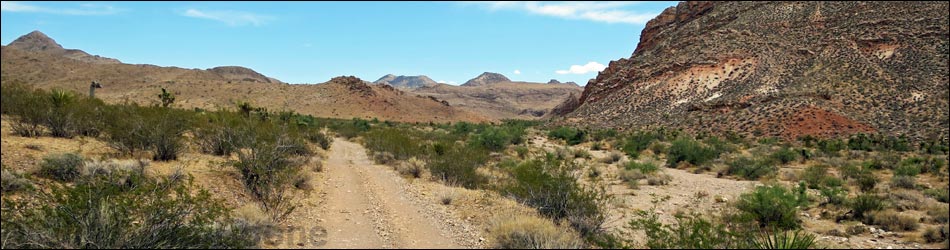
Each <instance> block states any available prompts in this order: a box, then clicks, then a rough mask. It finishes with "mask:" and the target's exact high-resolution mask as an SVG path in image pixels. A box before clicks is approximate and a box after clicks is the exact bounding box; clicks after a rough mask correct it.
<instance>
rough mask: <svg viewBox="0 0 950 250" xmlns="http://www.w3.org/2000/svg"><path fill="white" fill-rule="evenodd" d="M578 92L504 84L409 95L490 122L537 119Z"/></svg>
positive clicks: (553, 86)
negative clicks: (434, 100)
mask: <svg viewBox="0 0 950 250" xmlns="http://www.w3.org/2000/svg"><path fill="white" fill-rule="evenodd" d="M581 90H582V89H581V88H580V87H578V86H576V85H569V84H544V83H532V82H511V81H505V82H494V83H491V84H487V85H479V86H452V85H448V84H438V85H435V86H430V87H421V88H417V89H414V90H412V93H414V94H417V95H422V96H431V97H433V98H435V99H437V100H440V101H445V102H446V103H448V104H449V105H452V106H453V107H456V108H461V109H464V110H468V111H470V112H473V113H478V114H482V115H485V116H488V117H491V118H494V119H512V118H517V119H539V118H542V117H544V116H546V115H548V114H549V113H550V112H551V109H553V108H554V107H555V106H557V105H558V104H559V103H561V102H563V101H564V100H565V99H567V98H568V97H570V96H575V95H580V93H581ZM574 98H575V99H576V97H574Z"/></svg>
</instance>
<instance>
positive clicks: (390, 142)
mask: <svg viewBox="0 0 950 250" xmlns="http://www.w3.org/2000/svg"><path fill="white" fill-rule="evenodd" d="M363 139H364V140H363V142H364V145H365V146H366V148H367V149H369V150H370V151H372V152H387V153H390V154H392V155H393V156H394V157H395V158H396V159H397V160H406V159H409V158H410V157H413V156H416V155H419V154H422V152H423V151H424V149H423V148H422V147H421V146H420V145H419V144H420V143H419V140H417V139H414V138H412V137H410V135H409V131H406V130H404V129H397V128H378V129H374V130H371V131H369V132H367V133H366V134H365V135H363Z"/></svg>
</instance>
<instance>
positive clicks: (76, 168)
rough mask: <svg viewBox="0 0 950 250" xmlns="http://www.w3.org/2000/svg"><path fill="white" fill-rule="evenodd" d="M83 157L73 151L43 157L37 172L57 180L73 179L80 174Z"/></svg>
mask: <svg viewBox="0 0 950 250" xmlns="http://www.w3.org/2000/svg"><path fill="white" fill-rule="evenodd" d="M82 168H83V158H82V156H79V155H77V154H74V153H66V154H54V155H48V156H46V157H43V163H42V164H40V170H39V174H40V175H41V176H45V177H47V178H50V179H54V180H58V181H73V180H76V179H77V178H79V176H80V175H81V174H82Z"/></svg>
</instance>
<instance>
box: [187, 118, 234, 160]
mask: <svg viewBox="0 0 950 250" xmlns="http://www.w3.org/2000/svg"><path fill="white" fill-rule="evenodd" d="M207 120H208V123H207V124H196V125H195V127H196V128H195V129H194V130H193V133H194V136H195V143H196V144H198V146H199V147H200V148H201V151H202V152H204V153H208V154H213V155H218V156H228V155H231V153H233V152H234V150H235V149H236V148H237V147H239V146H240V145H236V143H237V141H236V140H237V139H236V138H237V137H238V136H241V134H240V133H239V131H238V129H237V127H238V126H240V125H239V124H240V122H241V121H240V120H238V119H237V117H232V116H230V115H228V114H224V113H219V114H212V115H209V116H208V117H207Z"/></svg>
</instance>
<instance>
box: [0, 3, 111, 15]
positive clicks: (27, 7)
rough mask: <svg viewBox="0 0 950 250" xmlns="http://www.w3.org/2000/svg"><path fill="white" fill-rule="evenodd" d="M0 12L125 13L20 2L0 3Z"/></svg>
mask: <svg viewBox="0 0 950 250" xmlns="http://www.w3.org/2000/svg"><path fill="white" fill-rule="evenodd" d="M0 11H3V12H23V13H46V14H57V15H74V16H104V15H113V14H118V13H120V12H123V11H125V10H124V9H120V8H116V7H114V6H110V5H99V4H88V3H87V4H80V5H78V6H77V7H75V8H49V7H43V6H37V5H32V4H27V3H22V2H10V1H0Z"/></svg>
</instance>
